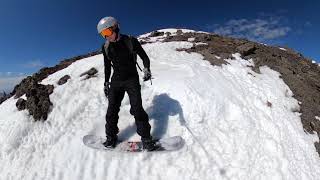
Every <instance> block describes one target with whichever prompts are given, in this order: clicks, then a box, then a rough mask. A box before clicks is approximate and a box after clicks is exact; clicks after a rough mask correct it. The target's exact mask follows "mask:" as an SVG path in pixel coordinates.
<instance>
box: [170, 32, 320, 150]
mask: <svg viewBox="0 0 320 180" xmlns="http://www.w3.org/2000/svg"><path fill="white" fill-rule="evenodd" d="M190 40H192V41H191V42H192V43H194V45H193V47H192V48H189V49H178V50H180V51H181V50H183V51H187V52H197V53H200V54H202V55H203V56H204V60H207V61H209V62H210V63H211V64H212V65H216V66H221V64H227V62H226V61H224V60H223V59H226V58H231V54H233V53H240V54H241V55H242V57H243V58H244V59H252V60H253V62H254V64H255V66H254V67H252V69H253V71H255V72H257V73H260V71H259V67H261V66H268V67H270V68H271V69H273V70H275V71H277V72H279V73H280V74H281V78H282V79H283V81H284V82H285V83H286V84H287V85H288V86H289V87H290V89H291V91H292V92H293V94H294V98H296V99H297V100H298V101H299V102H300V103H299V104H300V113H301V122H302V125H303V128H304V130H305V132H306V133H310V134H314V133H317V135H318V137H319V135H320V121H319V120H318V119H317V118H316V117H320V67H319V66H318V65H317V64H315V63H312V60H310V59H307V58H305V57H303V55H302V54H300V53H298V52H296V51H294V50H292V49H290V48H285V49H284V48H281V49H280V48H279V47H275V46H267V45H264V44H260V43H256V42H251V41H248V40H246V39H235V38H231V37H224V36H219V35H216V34H206V33H190V32H189V33H180V35H175V36H167V38H166V39H165V40H164V41H165V42H171V41H189V42H190ZM203 43H205V44H203ZM315 147H316V149H317V151H318V153H319V155H320V144H319V143H318V142H316V143H315Z"/></svg>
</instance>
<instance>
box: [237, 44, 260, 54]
mask: <svg viewBox="0 0 320 180" xmlns="http://www.w3.org/2000/svg"><path fill="white" fill-rule="evenodd" d="M256 49H257V48H256V46H255V44H254V43H246V44H243V45H241V46H238V47H237V48H236V50H238V51H239V52H240V54H241V55H242V56H248V55H250V54H253V53H254V51H255V50H256Z"/></svg>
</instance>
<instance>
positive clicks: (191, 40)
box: [188, 38, 196, 42]
mask: <svg viewBox="0 0 320 180" xmlns="http://www.w3.org/2000/svg"><path fill="white" fill-rule="evenodd" d="M195 39H196V38H188V41H189V42H193V41H194V40H195Z"/></svg>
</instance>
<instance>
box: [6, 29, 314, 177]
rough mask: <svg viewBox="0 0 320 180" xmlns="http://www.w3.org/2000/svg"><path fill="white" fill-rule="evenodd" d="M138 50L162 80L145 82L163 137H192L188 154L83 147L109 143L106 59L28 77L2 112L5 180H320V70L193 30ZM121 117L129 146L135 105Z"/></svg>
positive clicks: (278, 50)
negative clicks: (94, 138) (86, 140)
mask: <svg viewBox="0 0 320 180" xmlns="http://www.w3.org/2000/svg"><path fill="white" fill-rule="evenodd" d="M138 39H139V41H140V42H141V44H143V48H144V49H145V51H146V52H147V54H148V56H149V58H150V61H151V71H152V74H153V77H154V79H152V84H151V83H150V82H149V81H148V82H144V81H143V80H142V76H140V78H141V79H140V84H141V89H142V90H141V91H142V92H141V93H142V100H143V106H144V107H145V109H146V111H147V113H148V115H149V117H150V124H151V126H152V135H153V136H154V137H157V138H162V137H170V136H176V135H178V136H182V137H183V139H185V146H184V147H183V148H182V149H181V150H179V151H175V152H171V153H144V152H143V153H137V154H134V155H133V154H130V153H116V152H105V151H96V150H93V149H90V148H88V147H86V146H84V145H83V142H82V137H83V136H85V135H87V134H94V135H98V136H105V134H104V124H105V114H106V110H107V107H108V100H107V98H106V97H105V95H104V92H103V83H104V65H103V56H102V55H101V52H100V51H96V52H92V53H89V54H86V55H82V56H78V57H74V58H71V59H66V60H63V61H61V63H60V64H58V65H56V66H54V67H50V68H43V69H41V70H40V71H39V72H38V73H35V74H34V75H32V76H29V77H27V78H25V79H24V80H23V81H22V82H21V83H20V84H19V85H17V86H16V87H15V89H14V91H13V92H12V93H11V97H8V99H7V100H5V101H4V102H3V103H2V104H1V105H0V117H1V118H0V143H1V146H0V163H1V165H2V167H3V168H1V169H0V173H1V177H2V178H3V179H57V180H63V179H65V180H73V179H74V180H78V179H101V180H102V179H137V180H138V179H318V177H319V176H320V159H319V155H318V153H317V150H318V152H319V149H320V147H319V143H318V142H319V137H318V135H317V134H319V132H320V121H319V120H320V117H319V116H320V109H319V107H320V80H319V78H318V77H319V75H320V67H319V66H318V64H315V63H313V62H312V61H311V60H309V59H307V58H304V57H303V56H302V55H301V54H299V53H297V52H295V51H294V50H291V49H289V48H287V47H274V46H268V45H265V44H261V43H256V42H251V41H248V40H246V39H235V38H230V37H224V36H219V35H216V34H210V33H206V32H198V31H193V30H188V29H162V30H158V31H154V32H150V33H146V34H143V35H141V36H139V37H138ZM138 63H140V64H141V60H140V59H139V58H138ZM140 66H141V65H140ZM121 106H122V108H121V111H120V113H119V117H120V119H119V128H120V133H119V139H122V140H137V139H138V138H139V136H138V135H137V134H136V133H135V129H136V127H135V125H134V118H133V117H132V116H131V115H130V112H129V111H130V103H129V99H128V96H127V95H125V97H124V100H123V101H122V104H121Z"/></svg>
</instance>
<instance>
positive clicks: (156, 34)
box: [149, 31, 164, 37]
mask: <svg viewBox="0 0 320 180" xmlns="http://www.w3.org/2000/svg"><path fill="white" fill-rule="evenodd" d="M163 35H164V32H159V31H153V32H152V33H151V34H150V35H149V37H157V36H163Z"/></svg>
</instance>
